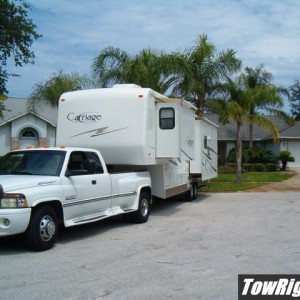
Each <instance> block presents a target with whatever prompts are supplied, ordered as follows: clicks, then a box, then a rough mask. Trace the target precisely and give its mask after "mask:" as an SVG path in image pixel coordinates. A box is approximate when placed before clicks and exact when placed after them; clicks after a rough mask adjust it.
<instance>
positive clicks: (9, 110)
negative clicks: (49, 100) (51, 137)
mask: <svg viewBox="0 0 300 300" xmlns="http://www.w3.org/2000/svg"><path fill="white" fill-rule="evenodd" d="M27 102H28V100H27V99H22V98H8V99H6V100H5V102H4V106H5V109H6V110H4V111H3V118H2V119H0V126H1V125H3V124H5V123H7V122H11V121H13V120H14V119H16V118H19V117H21V116H23V115H25V114H27V113H32V114H34V115H36V116H38V117H39V118H41V119H44V120H45V121H46V122H48V123H50V124H52V125H53V126H56V123H57V115H58V111H57V109H56V108H54V107H51V106H45V107H43V109H41V108H38V109H37V110H36V112H34V113H33V112H29V111H28V110H27Z"/></svg>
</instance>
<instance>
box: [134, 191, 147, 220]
mask: <svg viewBox="0 0 300 300" xmlns="http://www.w3.org/2000/svg"><path fill="white" fill-rule="evenodd" d="M150 203H151V196H150V195H149V193H147V192H141V194H140V199H139V208H138V210H137V211H135V212H134V213H132V215H131V219H132V221H133V222H135V223H146V222H147V221H148V218H149V215H150Z"/></svg>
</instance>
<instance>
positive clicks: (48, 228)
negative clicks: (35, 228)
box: [40, 215, 56, 242]
mask: <svg viewBox="0 0 300 300" xmlns="http://www.w3.org/2000/svg"><path fill="white" fill-rule="evenodd" d="M55 231H56V226H55V223H54V222H53V219H52V218H51V217H50V216H49V215H46V216H44V217H43V218H42V219H41V222H40V236H41V238H42V240H43V241H45V242H48V241H50V240H51V239H52V237H53V236H54V234H55Z"/></svg>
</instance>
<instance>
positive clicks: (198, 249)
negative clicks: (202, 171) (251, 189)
mask: <svg viewBox="0 0 300 300" xmlns="http://www.w3.org/2000/svg"><path fill="white" fill-rule="evenodd" d="M299 196H300V193H235V194H233V193H226V194H225V193H224V194H207V195H201V196H199V197H198V199H197V200H196V201H194V202H191V203H185V202H182V201H181V200H180V199H173V200H172V201H171V200H168V201H163V202H160V203H155V204H154V206H153V213H152V215H151V217H150V219H149V222H148V223H146V224H142V225H135V224H129V223H124V222H123V221H122V220H121V219H120V218H116V219H111V220H106V221H102V222H98V223H94V224H90V225H88V226H81V227H74V228H70V229H66V230H64V231H63V232H62V233H61V235H60V238H59V240H58V243H57V245H56V246H55V248H53V249H52V250H50V251H47V252H42V253H33V252H30V251H28V250H27V249H26V248H25V246H24V245H23V243H22V240H21V239H19V238H5V239H1V240H0V299H1V300H4V299H10V300H11V299H17V300H18V299H23V300H27V299H39V300H40V299H51V300H53V299H130V300H132V299H153V300H157V299H180V300H182V299H222V300H224V299H230V300H231V299H237V282H238V274H245V273H250V274H251V273H259V274H264V273H274V274H276V273H294V274H296V273H298V274H299V272H300V271H299V270H300V233H299V227H300V206H299V204H300V203H299V201H300V197H299Z"/></svg>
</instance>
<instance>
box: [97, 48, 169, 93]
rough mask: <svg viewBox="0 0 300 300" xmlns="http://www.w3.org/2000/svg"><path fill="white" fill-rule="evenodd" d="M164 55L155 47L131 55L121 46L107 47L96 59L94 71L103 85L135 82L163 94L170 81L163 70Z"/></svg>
mask: <svg viewBox="0 0 300 300" xmlns="http://www.w3.org/2000/svg"><path fill="white" fill-rule="evenodd" d="M162 56H163V53H162V52H159V51H157V50H154V49H143V50H141V51H140V52H139V53H138V54H136V55H133V56H131V55H129V54H128V53H127V52H125V51H122V50H121V49H119V48H113V47H107V48H104V49H103V50H102V51H101V53H100V54H99V55H98V56H97V57H96V58H95V59H94V61H93V64H92V71H93V74H94V76H95V77H96V80H97V81H98V82H99V84H100V86H102V87H110V86H112V85H113V84H116V83H135V84H137V85H140V86H142V87H149V88H151V89H153V90H155V91H158V92H160V93H162V94H163V93H165V92H166V91H167V90H168V88H169V83H168V81H167V79H168V78H167V75H165V74H164V71H163V69H164V66H163V64H162V63H163V60H162Z"/></svg>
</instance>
